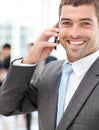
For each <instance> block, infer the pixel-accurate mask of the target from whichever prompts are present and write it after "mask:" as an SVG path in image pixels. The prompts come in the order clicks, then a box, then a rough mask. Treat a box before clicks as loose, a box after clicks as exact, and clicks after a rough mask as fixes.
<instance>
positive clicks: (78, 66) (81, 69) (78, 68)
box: [62, 50, 99, 78]
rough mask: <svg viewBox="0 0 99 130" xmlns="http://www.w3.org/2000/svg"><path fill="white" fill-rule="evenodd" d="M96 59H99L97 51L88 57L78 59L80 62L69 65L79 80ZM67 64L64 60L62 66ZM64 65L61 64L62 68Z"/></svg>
mask: <svg viewBox="0 0 99 130" xmlns="http://www.w3.org/2000/svg"><path fill="white" fill-rule="evenodd" d="M98 57H99V50H98V51H96V52H94V53H92V54H91V55H88V56H86V57H84V58H82V59H80V60H77V61H75V62H73V63H70V64H72V67H73V71H74V73H75V74H76V76H77V77H78V78H79V77H80V76H82V75H83V74H84V73H86V72H87V71H88V69H89V68H90V67H91V65H92V64H93V63H94V61H95V60H96V59H97V58H98ZM68 62H69V61H68V60H65V63H64V64H66V63H68ZM64 64H63V66H64ZM62 68H63V67H62Z"/></svg>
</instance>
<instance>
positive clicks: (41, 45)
mask: <svg viewBox="0 0 99 130" xmlns="http://www.w3.org/2000/svg"><path fill="white" fill-rule="evenodd" d="M98 35H99V0H62V1H61V3H60V7H59V27H58V28H57V24H56V25H55V26H53V27H52V28H48V29H45V31H44V32H43V33H42V34H41V35H40V36H39V37H38V39H37V41H36V43H35V44H34V46H33V48H32V50H31V51H30V52H29V54H28V55H27V56H25V57H24V58H22V59H17V60H15V61H14V62H12V64H11V67H10V69H9V73H8V76H7V78H6V80H5V81H4V83H3V84H2V87H1V91H0V113H1V114H3V115H6V116H9V115H15V114H22V113H26V112H31V111H35V110H37V111H38V115H39V129H40V130H55V129H56V130H99V50H98V48H99V38H98V37H99V36H98ZM52 36H54V37H59V43H60V44H61V45H62V46H63V47H64V49H65V50H66V59H65V60H62V61H54V62H51V63H49V64H48V65H46V66H45V68H44V70H43V71H42V73H41V74H40V75H39V76H38V77H37V78H35V79H34V80H32V81H31V77H32V74H33V72H34V70H35V68H36V64H37V63H38V62H39V61H41V60H44V59H46V58H47V57H48V56H49V55H50V53H51V52H52V50H53V49H54V48H55V47H56V46H57V45H58V44H57V43H54V42H49V39H50V38H51V37H52ZM60 53H61V52H60ZM67 66H71V67H72V71H71V72H70V75H69V72H68V75H69V78H68V80H67V75H65V77H64V71H65V70H68V69H69V68H70V67H67ZM66 67H67V68H66ZM64 85H65V87H64ZM63 88H64V89H63ZM63 98H64V99H65V100H63ZM60 103H61V105H60ZM61 108H62V109H61ZM60 113H62V114H60Z"/></svg>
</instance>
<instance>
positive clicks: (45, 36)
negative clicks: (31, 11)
mask: <svg viewBox="0 0 99 130" xmlns="http://www.w3.org/2000/svg"><path fill="white" fill-rule="evenodd" d="M56 27H57V24H55V25H54V26H53V27H52V28H48V29H45V31H44V32H43V33H42V34H41V35H40V37H39V38H38V39H37V41H36V43H35V44H34V45H33V47H32V49H31V51H30V52H29V54H28V55H27V56H26V57H24V59H23V62H22V63H24V64H35V63H38V62H39V61H41V60H45V59H46V58H47V57H48V56H49V55H50V53H51V52H52V50H53V49H54V47H56V46H57V44H56V43H54V42H49V41H48V40H49V39H50V38H51V37H57V36H58V33H59V29H58V28H56Z"/></svg>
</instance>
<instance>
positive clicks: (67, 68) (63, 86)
mask: <svg viewBox="0 0 99 130" xmlns="http://www.w3.org/2000/svg"><path fill="white" fill-rule="evenodd" d="M72 71H73V69H72V65H71V64H69V63H67V64H65V65H64V66H63V71H62V77H61V82H60V86H59V96H58V111H57V122H56V126H58V124H59V122H60V119H61V117H62V115H63V112H64V104H65V95H66V90H67V85H68V79H69V76H70V74H71V72H72Z"/></svg>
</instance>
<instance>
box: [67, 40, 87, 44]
mask: <svg viewBox="0 0 99 130" xmlns="http://www.w3.org/2000/svg"><path fill="white" fill-rule="evenodd" d="M67 42H68V43H69V44H71V45H83V44H84V43H85V41H69V40H68V41H67Z"/></svg>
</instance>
